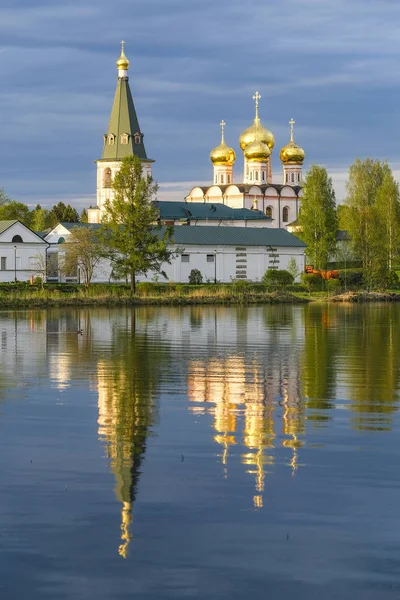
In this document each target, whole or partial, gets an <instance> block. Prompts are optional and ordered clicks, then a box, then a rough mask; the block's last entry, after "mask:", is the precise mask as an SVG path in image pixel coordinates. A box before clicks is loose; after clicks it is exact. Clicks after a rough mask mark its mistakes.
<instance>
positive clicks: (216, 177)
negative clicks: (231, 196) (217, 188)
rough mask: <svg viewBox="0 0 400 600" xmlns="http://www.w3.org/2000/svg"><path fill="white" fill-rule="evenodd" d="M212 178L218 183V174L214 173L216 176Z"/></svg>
mask: <svg viewBox="0 0 400 600" xmlns="http://www.w3.org/2000/svg"><path fill="white" fill-rule="evenodd" d="M214 179H215V181H214V183H218V175H216V176H215V177H214Z"/></svg>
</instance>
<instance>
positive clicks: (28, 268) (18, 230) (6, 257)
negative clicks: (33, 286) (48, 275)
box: [0, 223, 47, 283]
mask: <svg viewBox="0 0 400 600" xmlns="http://www.w3.org/2000/svg"><path fill="white" fill-rule="evenodd" d="M16 235H19V236H21V238H22V243H21V242H15V241H14V242H13V239H14V236H16ZM46 247H47V244H46V242H44V241H43V240H41V239H40V238H39V236H37V235H36V234H35V233H33V232H32V231H31V230H30V229H28V228H27V227H25V225H23V224H22V223H15V224H14V225H12V226H11V227H9V228H8V229H7V230H6V231H4V232H3V233H2V234H1V235H0V282H1V283H6V282H10V281H14V279H15V277H16V278H17V281H27V280H29V278H30V277H31V275H33V276H39V275H41V273H40V272H39V268H38V267H40V264H43V265H44V262H45V256H46ZM2 267H3V268H2Z"/></svg>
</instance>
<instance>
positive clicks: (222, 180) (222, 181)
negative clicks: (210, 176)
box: [221, 173, 224, 183]
mask: <svg viewBox="0 0 400 600" xmlns="http://www.w3.org/2000/svg"><path fill="white" fill-rule="evenodd" d="M221 183H224V176H223V174H222V173H221Z"/></svg>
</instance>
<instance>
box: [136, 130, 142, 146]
mask: <svg viewBox="0 0 400 600" xmlns="http://www.w3.org/2000/svg"><path fill="white" fill-rule="evenodd" d="M141 141H142V136H141V135H140V133H135V144H140V142H141Z"/></svg>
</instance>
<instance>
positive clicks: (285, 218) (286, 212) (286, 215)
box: [282, 206, 289, 223]
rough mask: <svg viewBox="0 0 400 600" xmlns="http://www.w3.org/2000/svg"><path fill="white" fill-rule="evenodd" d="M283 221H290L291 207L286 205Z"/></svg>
mask: <svg viewBox="0 0 400 600" xmlns="http://www.w3.org/2000/svg"><path fill="white" fill-rule="evenodd" d="M282 221H283V222H284V223H287V222H288V221H289V207H288V206H284V207H283V211H282Z"/></svg>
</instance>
